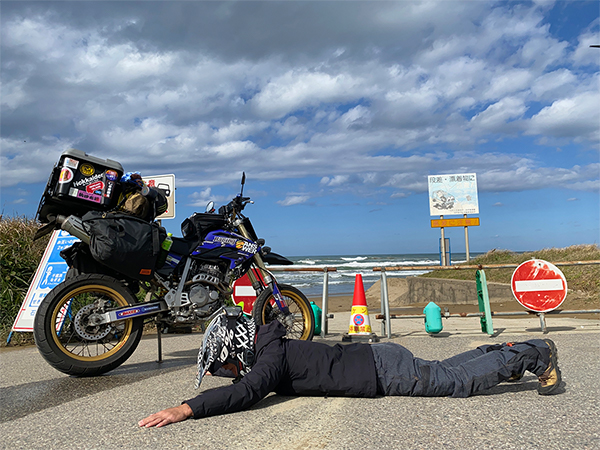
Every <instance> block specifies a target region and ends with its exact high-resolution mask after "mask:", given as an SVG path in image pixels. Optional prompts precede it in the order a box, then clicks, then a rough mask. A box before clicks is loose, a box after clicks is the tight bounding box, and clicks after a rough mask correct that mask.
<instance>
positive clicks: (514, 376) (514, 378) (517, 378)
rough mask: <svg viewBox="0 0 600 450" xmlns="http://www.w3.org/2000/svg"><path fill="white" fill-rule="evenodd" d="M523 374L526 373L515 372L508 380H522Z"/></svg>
mask: <svg viewBox="0 0 600 450" xmlns="http://www.w3.org/2000/svg"><path fill="white" fill-rule="evenodd" d="M523 375H525V374H524V373H515V374H514V375H513V376H512V377H510V378H509V379H508V381H521V378H523Z"/></svg>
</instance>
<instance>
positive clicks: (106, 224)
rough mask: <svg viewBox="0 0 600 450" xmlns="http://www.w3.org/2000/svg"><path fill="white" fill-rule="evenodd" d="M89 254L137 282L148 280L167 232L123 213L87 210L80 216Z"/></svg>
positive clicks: (153, 224) (155, 224)
mask: <svg viewBox="0 0 600 450" xmlns="http://www.w3.org/2000/svg"><path fill="white" fill-rule="evenodd" d="M82 221H83V227H84V228H85V230H86V231H87V233H88V234H89V235H90V237H91V239H90V251H91V253H92V256H93V257H94V259H95V260H96V261H98V262H100V263H102V264H104V265H105V266H108V267H110V268H111V269H113V270H116V271H117V272H119V273H122V274H124V275H127V276H128V277H130V278H134V279H136V280H150V279H151V278H152V275H153V274H154V268H155V265H156V261H157V259H158V256H159V254H160V250H161V247H160V244H161V243H162V241H163V240H164V239H165V238H166V237H167V232H166V230H165V229H164V228H163V227H161V226H160V225H158V223H156V222H147V221H145V220H143V219H140V218H138V217H135V216H132V215H129V214H124V213H103V212H100V211H90V212H88V213H86V214H85V215H84V216H83V217H82Z"/></svg>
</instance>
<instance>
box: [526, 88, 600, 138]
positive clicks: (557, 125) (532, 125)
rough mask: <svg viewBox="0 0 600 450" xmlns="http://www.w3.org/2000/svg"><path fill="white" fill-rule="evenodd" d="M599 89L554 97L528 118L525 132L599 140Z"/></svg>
mask: <svg viewBox="0 0 600 450" xmlns="http://www.w3.org/2000/svg"><path fill="white" fill-rule="evenodd" d="M598 105H600V93H598V91H596V92H586V93H583V94H579V95H575V96H573V97H569V98H563V99H560V100H556V101H555V102H554V103H552V105H550V106H546V107H544V108H543V109H542V110H541V111H540V112H539V113H538V114H536V115H535V116H533V117H532V118H531V120H529V124H528V129H527V131H526V134H533V135H539V134H541V135H545V136H554V137H570V138H573V139H574V140H575V141H581V140H589V141H596V142H600V127H599V126H598V124H599V123H600V108H598Z"/></svg>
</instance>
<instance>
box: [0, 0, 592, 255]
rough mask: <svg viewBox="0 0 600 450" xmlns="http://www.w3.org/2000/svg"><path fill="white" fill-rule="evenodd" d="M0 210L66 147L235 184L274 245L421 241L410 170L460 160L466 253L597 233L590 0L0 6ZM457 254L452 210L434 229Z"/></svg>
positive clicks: (32, 201)
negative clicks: (466, 206)
mask: <svg viewBox="0 0 600 450" xmlns="http://www.w3.org/2000/svg"><path fill="white" fill-rule="evenodd" d="M0 8H1V11H0V12H1V25H2V30H1V32H2V42H1V49H0V50H1V55H0V56H1V81H2V91H1V94H2V96H1V114H2V123H1V151H2V153H1V181H0V183H1V184H0V187H1V194H2V197H1V208H2V213H3V214H4V215H8V216H12V215H26V216H29V217H33V215H34V214H35V211H36V209H37V204H38V202H39V198H40V196H41V193H42V191H43V187H44V185H45V182H46V180H47V178H48V175H49V173H50V170H51V168H52V167H53V165H54V164H55V163H56V162H57V161H58V158H59V156H60V154H61V153H62V151H64V150H66V149H68V148H77V149H80V150H83V151H85V152H87V153H89V154H92V155H94V156H97V157H100V158H111V159H115V160H117V161H120V162H121V164H122V165H123V166H124V168H125V170H127V171H140V172H141V173H142V174H143V175H157V174H167V173H174V174H175V176H176V186H177V191H176V200H177V207H176V212H177V217H176V219H174V220H169V221H164V224H165V225H166V226H167V228H168V229H169V231H171V232H173V233H174V234H175V235H180V232H179V224H180V222H181V221H182V220H183V219H184V218H185V217H187V216H189V215H190V214H192V213H193V212H194V211H202V210H203V209H204V205H205V204H206V202H207V201H209V200H214V201H216V202H217V203H218V204H222V203H224V202H226V201H227V200H228V199H229V198H231V197H232V196H233V195H235V194H236V193H237V192H238V190H239V180H240V178H241V173H242V171H245V172H246V175H247V184H246V190H245V192H246V193H247V194H249V195H250V196H252V198H253V199H254V201H255V204H254V205H250V206H248V208H247V210H246V212H247V214H248V216H249V217H250V218H251V219H252V221H253V223H254V225H255V228H256V229H257V231H258V234H259V235H260V236H261V237H264V238H265V239H266V240H267V245H270V246H271V247H272V248H273V250H274V251H277V252H279V253H282V254H285V255H289V256H302V255H325V254H382V253H430V252H437V249H438V238H439V229H432V228H430V225H429V223H430V222H429V221H430V219H431V218H434V217H431V216H430V215H429V204H428V192H427V176H428V175H436V174H453V173H476V174H477V181H478V193H479V210H480V213H479V217H480V220H481V226H479V227H471V228H470V229H469V235H470V247H471V251H474V252H485V251H488V250H490V249H492V248H500V249H510V250H517V251H521V250H535V249H539V248H546V247H563V246H567V245H573V244H585V243H598V240H599V238H600V225H599V223H600V206H599V205H600V196H599V186H600V180H599V179H600V176H599V175H600V158H599V143H600V106H599V105H600V92H599V70H598V69H599V62H600V49H596V48H590V45H592V44H600V35H599V31H600V22H599V15H600V7H599V6H598V2H596V1H593V2H583V1H575V2H553V1H537V2H484V1H466V2H461V1H440V2H408V1H398V2H377V1H368V2H360V1H353V2H344V1H336V2H295V1H281V2H245V1H242V2H189V1H188V2H176V1H173V2H94V1H90V2H51V1H48V2H27V1H19V2H10V1H8V2H6V1H3V2H2V3H0ZM446 231H447V232H446V236H447V237H450V239H451V245H452V250H453V252H462V251H464V232H463V229H462V228H453V229H447V230H446Z"/></svg>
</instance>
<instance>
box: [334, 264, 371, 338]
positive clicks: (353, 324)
mask: <svg viewBox="0 0 600 450" xmlns="http://www.w3.org/2000/svg"><path fill="white" fill-rule="evenodd" d="M353 338H359V339H362V340H368V341H370V342H377V341H378V340H379V338H378V337H377V335H376V334H375V333H373V331H372V330H371V321H370V319H369V311H368V309H367V299H366V298H365V288H364V285H363V280H362V275H361V274H357V275H356V280H355V281H354V296H353V298H352V310H351V311H350V325H349V327H348V333H347V334H344V336H343V338H342V340H343V341H351V340H352V339H353Z"/></svg>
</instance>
